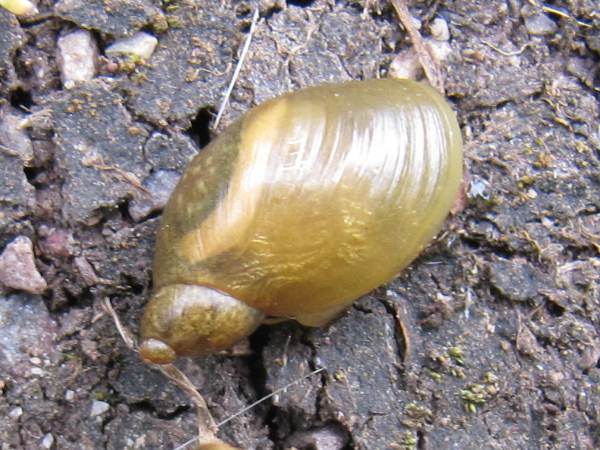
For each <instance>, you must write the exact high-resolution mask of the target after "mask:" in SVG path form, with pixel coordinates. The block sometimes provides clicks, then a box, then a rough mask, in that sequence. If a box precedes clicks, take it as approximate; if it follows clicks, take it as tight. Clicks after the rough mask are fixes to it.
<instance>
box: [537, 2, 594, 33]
mask: <svg viewBox="0 0 600 450" xmlns="http://www.w3.org/2000/svg"><path fill="white" fill-rule="evenodd" d="M542 11H544V12H547V13H550V14H554V15H555V16H558V17H562V18H563V19H569V20H572V21H574V22H575V23H576V24H577V25H579V26H580V27H584V28H593V25H592V24H589V23H585V22H582V21H581V20H579V19H577V18H575V17H572V16H571V15H570V14H568V13H566V12H564V11H563V10H562V9H558V8H555V7H553V6H546V5H544V6H542Z"/></svg>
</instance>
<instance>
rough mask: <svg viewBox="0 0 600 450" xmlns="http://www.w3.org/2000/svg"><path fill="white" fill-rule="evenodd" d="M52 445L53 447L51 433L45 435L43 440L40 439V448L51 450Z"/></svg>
mask: <svg viewBox="0 0 600 450" xmlns="http://www.w3.org/2000/svg"><path fill="white" fill-rule="evenodd" d="M52 445H54V436H52V433H47V434H46V435H45V436H44V438H43V439H42V448H48V449H49V448H52Z"/></svg>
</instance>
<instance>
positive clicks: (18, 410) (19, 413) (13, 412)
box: [8, 406, 23, 420]
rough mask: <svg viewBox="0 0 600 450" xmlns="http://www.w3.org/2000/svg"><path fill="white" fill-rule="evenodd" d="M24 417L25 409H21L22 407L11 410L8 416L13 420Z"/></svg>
mask: <svg viewBox="0 0 600 450" xmlns="http://www.w3.org/2000/svg"><path fill="white" fill-rule="evenodd" d="M22 415H23V408H21V407H20V406H17V407H16V408H13V409H11V410H10V412H9V413H8V416H9V417H10V418H11V419H15V420H16V419H18V418H19V417H21V416H22Z"/></svg>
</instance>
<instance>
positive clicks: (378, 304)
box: [0, 0, 600, 450]
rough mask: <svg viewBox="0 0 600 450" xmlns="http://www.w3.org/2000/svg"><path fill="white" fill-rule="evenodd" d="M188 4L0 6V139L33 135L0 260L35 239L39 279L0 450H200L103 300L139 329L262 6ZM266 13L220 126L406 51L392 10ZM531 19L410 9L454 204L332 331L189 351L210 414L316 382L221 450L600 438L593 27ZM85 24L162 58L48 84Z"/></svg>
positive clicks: (21, 336) (296, 330) (571, 19)
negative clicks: (460, 206)
mask: <svg viewBox="0 0 600 450" xmlns="http://www.w3.org/2000/svg"><path fill="white" fill-rule="evenodd" d="M54 3H58V4H56V5H55V4H54ZM125 3H126V4H127V6H124V4H125ZM195 3H197V5H196V6H193V4H194V2H186V1H183V0H182V1H177V0H174V1H168V2H167V1H164V2H162V4H161V3H160V2H157V1H151V0H135V1H128V2H117V1H110V2H109V1H100V0H88V1H83V0H81V1H78V0H69V1H66V0H63V1H61V2H52V1H47V0H44V1H43V2H42V4H41V5H40V12H41V14H42V15H41V16H40V18H37V19H33V20H22V21H20V22H18V21H17V20H16V19H15V18H14V17H13V16H11V15H10V14H9V13H7V12H5V11H4V10H2V11H0V30H1V31H0V107H1V108H2V113H1V114H2V124H3V126H5V125H6V124H7V123H9V122H10V120H13V122H15V121H16V123H21V122H22V120H23V119H27V118H29V121H28V123H29V125H30V126H29V127H28V128H26V129H25V130H24V132H23V133H18V132H13V134H14V135H11V133H10V132H7V131H6V129H3V130H4V131H3V133H2V134H0V139H2V140H3V141H2V142H1V144H2V146H0V251H1V250H2V249H4V248H5V246H6V245H7V244H8V243H9V242H11V241H12V240H13V239H15V238H16V237H17V236H27V237H29V238H30V239H31V241H32V242H33V244H34V251H35V257H36V259H35V262H36V265H37V267H38V269H39V271H40V273H41V275H42V276H43V277H44V279H45V280H46V282H47V284H48V289H47V290H46V291H45V292H44V293H43V294H42V295H32V294H25V293H23V292H20V291H16V290H11V289H4V290H3V294H1V296H0V350H1V351H0V443H1V445H0V448H2V449H3V450H5V449H25V448H27V449H33V448H56V449H102V448H106V449H124V448H144V449H170V448H174V447H176V446H177V445H178V444H181V443H182V442H184V441H186V440H187V439H189V438H191V437H193V436H194V431H195V424H194V419H195V417H194V413H193V410H192V409H191V408H190V401H189V400H188V399H187V398H186V397H185V396H184V395H183V394H182V393H180V392H179V391H178V390H177V389H176V388H175V387H173V386H172V385H171V384H170V383H168V382H166V381H165V379H164V378H163V377H162V376H161V375H160V374H158V373H156V372H154V371H152V370H150V369H148V368H146V367H144V365H143V364H142V363H140V362H139V361H138V359H137V358H136V356H135V355H134V354H132V352H131V351H129V350H128V349H127V348H126V347H125V346H124V345H123V344H122V342H121V340H120V338H119V336H118V334H117V332H116V330H115V327H114V325H113V322H112V321H111V318H110V317H109V316H108V315H107V314H106V313H105V312H104V310H103V309H102V308H101V301H102V299H103V298H105V297H108V298H110V299H111V301H112V303H113V304H114V306H115V309H116V310H117V312H118V313H119V314H120V316H121V317H122V319H123V321H124V322H125V324H126V325H127V326H129V327H130V328H131V329H133V330H136V329H137V324H138V320H139V317H140V313H141V308H142V306H143V304H144V302H145V301H146V299H147V298H148V295H149V289H150V286H151V279H150V275H151V273H150V265H151V256H152V244H153V236H154V233H155V231H156V227H157V220H158V219H157V214H158V212H157V211H156V205H159V206H160V201H159V199H158V198H159V197H160V194H161V192H162V191H161V189H162V190H164V187H161V186H163V185H165V186H170V185H172V181H173V179H176V177H177V174H178V173H179V172H180V171H181V170H182V168H183V167H184V165H185V162H186V161H187V160H188V159H189V158H190V156H191V155H193V154H194V153H195V152H196V151H198V149H199V148H200V146H201V145H203V144H205V142H206V140H207V139H208V137H209V135H208V129H209V126H210V124H211V120H212V117H213V113H214V112H215V111H216V110H217V109H218V106H219V104H220V102H221V100H222V97H223V93H224V90H225V88H226V85H227V83H228V82H229V80H230V78H231V74H232V71H233V67H234V66H235V63H236V62H237V54H238V50H239V48H240V47H241V43H242V40H243V37H244V33H246V32H247V30H248V26H249V23H250V18H251V15H252V12H253V10H254V8H255V4H253V3H252V2H250V1H239V2H237V1H231V2H227V1H226V2H200V1H197V2H195ZM203 3H207V4H208V3H210V4H213V6H200V5H201V4H203ZM221 3H222V5H221ZM281 3H282V4H281V5H278V4H277V2H268V1H263V2H261V13H262V19H261V21H260V22H259V24H258V27H257V30H256V34H255V37H254V41H253V43H252V46H251V49H250V52H249V54H248V58H247V61H246V63H245V64H244V68H243V70H242V73H241V76H240V79H239V80H238V83H237V85H236V88H235V89H234V91H233V95H232V98H231V104H230V106H229V108H228V109H227V113H226V116H225V118H224V125H226V123H228V122H230V121H231V120H232V119H233V118H234V117H236V116H238V115H239V114H240V113H241V112H243V111H245V110H247V109H248V108H249V107H251V106H252V105H253V104H256V103H259V102H261V101H263V100H265V99H267V98H269V97H271V96H274V95H275V94H277V93H280V92H284V91H287V90H290V89H295V88H298V87H302V86H306V85H309V84H313V83H317V82H321V81H326V80H345V79H357V78H371V77H377V76H386V74H387V72H388V70H389V68H390V67H391V66H392V61H393V60H394V58H395V57H396V55H397V54H399V53H400V52H402V51H403V50H405V49H406V48H408V47H409V43H408V39H407V36H406V33H405V32H404V31H403V29H402V28H401V27H400V26H399V25H398V21H397V19H396V16H395V15H394V13H393V11H392V10H391V8H390V7H389V5H387V2H385V1H379V2H377V1H376V2H370V6H371V8H370V9H367V10H366V11H365V10H364V9H363V5H362V3H361V2H358V1H356V2H350V1H349V2H344V1H340V2H327V1H325V0H315V1H312V2H311V1H305V2H300V1H294V2H292V1H289V2H288V5H287V6H285V5H284V4H283V3H285V2H281ZM533 3H535V2H525V1H520V0H510V1H507V2H503V1H502V2H499V1H492V0H487V1H484V0H482V1H480V0H456V1H450V0H442V1H432V2H427V3H421V2H419V3H415V4H412V5H411V12H412V14H413V15H414V16H415V17H417V18H419V19H420V20H421V21H422V28H421V32H422V34H423V35H424V37H426V38H427V37H428V35H429V31H428V30H429V28H428V24H429V23H430V22H431V21H432V20H433V19H434V18H436V17H441V18H444V19H445V20H446V22H447V23H448V24H449V29H450V41H449V48H450V52H449V53H447V54H445V59H444V61H443V73H444V78H445V85H446V90H447V97H448V98H449V101H450V102H451V103H452V105H453V107H454V109H455V110H456V111H457V114H458V117H459V122H460V124H461V127H462V129H463V136H464V139H465V142H466V167H467V168H468V172H469V174H470V175H469V176H470V178H469V184H468V186H467V191H468V196H467V199H466V205H465V209H464V211H462V212H461V213H460V214H458V215H456V216H455V217H452V218H450V219H449V221H448V222H447V225H446V229H445V232H444V233H443V234H442V235H441V236H440V238H439V239H438V240H437V242H436V243H434V244H433V245H432V246H431V247H429V248H428V249H427V251H426V252H425V253H424V254H423V255H422V256H421V257H420V258H419V259H418V260H417V261H415V263H414V264H413V265H412V266H411V268H410V269H409V270H407V271H406V272H405V273H404V274H402V275H401V276H400V277H399V278H398V279H396V280H394V281H393V282H392V283H390V284H389V285H388V286H385V287H382V288H380V289H378V290H377V291H375V292H373V293H372V294H371V295H369V296H367V297H365V298H363V299H362V300H361V301H359V302H357V303H356V304H355V306H354V307H353V308H352V309H351V310H350V311H349V312H348V313H347V314H346V315H345V316H343V317H342V318H341V319H340V320H338V321H337V322H335V323H334V324H333V325H332V326H331V327H330V328H329V329H306V328H302V327H300V326H297V325H295V324H292V323H286V324H279V325H276V326H270V327H262V328H261V329H259V331H258V332H257V333H256V334H254V335H253V336H252V337H251V338H250V340H249V342H248V346H247V352H246V354H245V355H242V356H224V355H223V356H221V355H218V356H212V357H207V358H203V359H199V360H197V361H192V360H187V361H183V362H182V363H181V367H182V369H183V370H184V371H185V372H186V373H187V374H188V375H189V376H190V377H191V378H192V380H193V381H194V383H196V385H197V386H198V387H199V389H200V391H201V392H202V393H203V394H204V396H205V398H206V399H207V402H208V404H209V407H210V408H211V410H212V412H213V414H214V416H215V417H216V419H217V420H223V419H225V418H227V417H228V416H229V415H231V414H233V413H235V412H237V411H238V410H240V409H241V408H243V407H245V406H246V405H248V404H250V403H252V402H253V401H255V400H256V399H257V398H259V397H260V396H262V395H264V394H266V393H268V392H270V391H271V390H273V389H276V388H277V387H280V386H283V385H285V384H286V383H288V382H290V381H293V380H296V379H298V378H300V377H302V376H303V375H305V374H307V373H309V372H310V371H311V370H313V369H314V368H317V367H326V371H324V372H321V373H320V374H318V375H317V376H314V377H312V378H309V379H305V380H304V381H302V382H300V383H299V384H297V385H295V386H294V387H293V388H291V389H289V390H288V391H287V392H285V393H281V394H279V395H277V396H275V397H274V398H272V399H270V400H268V401H266V402H265V403H263V404H261V405H260V406H258V407H256V408H254V409H252V410H251V411H250V412H247V413H246V414H244V415H242V416H240V417H238V418H236V419H234V420H232V421H231V422H229V423H228V424H226V425H224V426H223V427H222V436H223V437H224V438H225V439H228V440H230V441H231V442H234V443H236V444H238V445H240V446H243V447H244V448H257V449H270V448H274V449H280V448H290V447H296V448H299V449H310V448H318V449H327V450H332V449H342V448H344V449H346V448H348V449H350V448H352V449H412V448H418V449H451V448H459V449H550V448H556V449H565V448H576V449H588V448H589V449H591V448H600V359H599V358H600V289H599V279H600V254H599V253H600V167H599V165H600V164H599V158H600V120H599V119H600V113H599V103H598V100H599V98H600V94H599V92H598V90H597V88H598V86H599V84H598V82H599V77H600V70H599V63H598V61H599V52H600V15H599V11H598V4H597V2H595V1H594V0H568V1H564V2H561V1H557V2H554V3H552V4H548V5H546V6H547V7H548V8H546V9H545V10H543V9H542V6H543V5H541V4H538V5H535V6H534V5H533ZM74 28H88V29H91V30H93V33H94V38H95V39H96V40H97V43H98V46H99V48H100V52H102V50H103V49H104V48H105V47H106V45H108V44H109V43H110V42H112V41H113V40H114V39H115V38H117V37H120V36H123V35H127V34H131V33H132V32H133V31H135V30H137V29H144V30H147V31H150V32H153V33H155V35H156V36H157V37H158V39H159V47H158V49H157V50H156V52H155V53H154V55H153V56H152V59H151V60H150V61H149V64H148V65H147V66H137V67H134V68H130V69H132V71H130V72H124V71H123V70H118V69H117V70H116V71H115V66H114V65H112V66H111V65H110V64H109V62H108V61H101V62H100V64H99V65H100V67H99V74H98V76H97V77H96V78H95V79H94V80H93V81H92V82H90V83H88V84H86V85H84V86H81V87H77V88H74V89H71V90H63V89H62V87H61V81H60V78H59V75H58V70H57V64H56V41H57V38H58V36H59V35H61V34H64V33H65V32H67V31H69V30H72V29H74ZM540 33H541V34H540ZM401 59H402V58H401ZM401 63H402V61H401V60H400V61H396V64H401ZM31 113H33V115H32V114H31ZM15 118H16V119H15ZM11 127H12V128H11ZM9 129H12V130H15V128H14V126H9ZM9 135H10V136H9ZM136 180H139V181H140V182H141V183H142V184H143V185H144V186H145V188H143V189H142V188H140V187H139V184H138V183H137V181H136ZM161 183H162V184H161ZM399 319H402V320H403V323H404V326H405V330H404V331H402V328H401V327H400V325H399V324H400V322H399Z"/></svg>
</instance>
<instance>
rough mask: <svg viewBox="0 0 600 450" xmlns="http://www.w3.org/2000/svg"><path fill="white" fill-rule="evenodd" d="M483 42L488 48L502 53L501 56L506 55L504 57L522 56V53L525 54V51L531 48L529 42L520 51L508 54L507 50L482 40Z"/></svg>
mask: <svg viewBox="0 0 600 450" xmlns="http://www.w3.org/2000/svg"><path fill="white" fill-rule="evenodd" d="M481 42H483V43H484V44H485V45H487V46H488V47H490V48H491V49H493V50H496V51H497V52H498V53H500V54H501V55H504V56H517V55H520V54H521V53H523V52H524V51H525V49H526V48H527V47H529V42H526V43H525V44H523V46H522V47H521V48H520V49H519V50H516V51H512V52H507V51H505V50H502V49H500V48H498V47H496V46H495V45H494V44H492V43H491V42H488V41H486V40H483V39H482V40H481Z"/></svg>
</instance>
